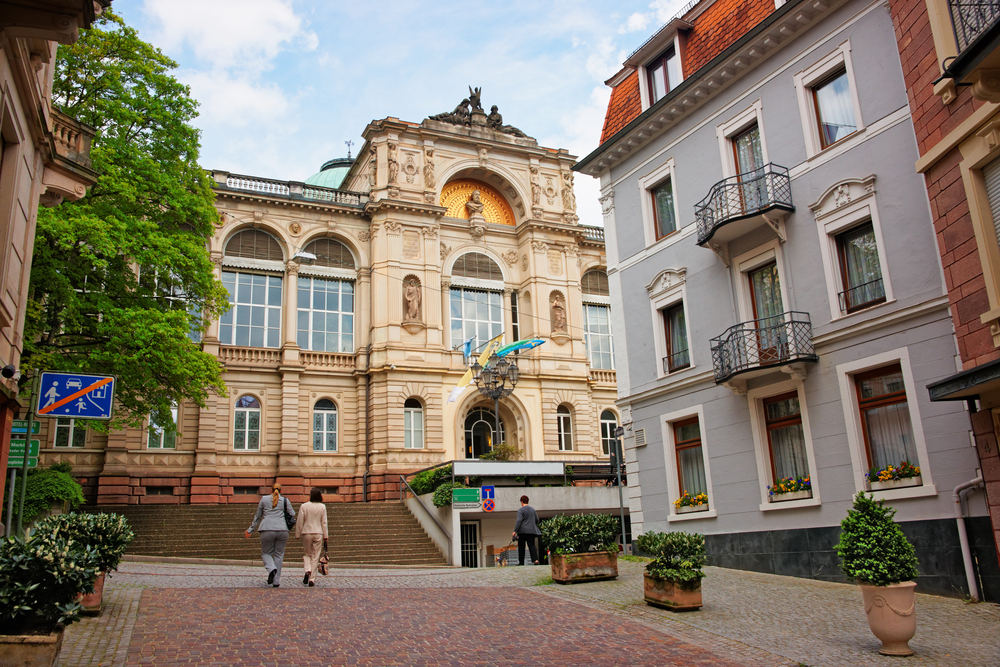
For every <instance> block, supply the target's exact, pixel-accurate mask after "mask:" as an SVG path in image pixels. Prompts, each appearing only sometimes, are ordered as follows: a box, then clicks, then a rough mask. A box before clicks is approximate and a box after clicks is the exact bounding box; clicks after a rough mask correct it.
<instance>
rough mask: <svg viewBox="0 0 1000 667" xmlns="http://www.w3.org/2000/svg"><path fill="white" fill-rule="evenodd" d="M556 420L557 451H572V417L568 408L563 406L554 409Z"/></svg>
mask: <svg viewBox="0 0 1000 667" xmlns="http://www.w3.org/2000/svg"><path fill="white" fill-rule="evenodd" d="M556 420H557V422H558V429H559V451H560V452H570V451H573V416H572V414H570V411H569V408H568V407H566V406H565V405H560V406H559V407H558V408H556Z"/></svg>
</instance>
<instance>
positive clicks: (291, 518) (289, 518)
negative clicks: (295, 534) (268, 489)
mask: <svg viewBox="0 0 1000 667" xmlns="http://www.w3.org/2000/svg"><path fill="white" fill-rule="evenodd" d="M289 509H290V508H289V507H288V498H285V506H284V510H285V525H286V526H288V530H291V529H292V528H295V515H294V514H292V513H291V512H290V511H289Z"/></svg>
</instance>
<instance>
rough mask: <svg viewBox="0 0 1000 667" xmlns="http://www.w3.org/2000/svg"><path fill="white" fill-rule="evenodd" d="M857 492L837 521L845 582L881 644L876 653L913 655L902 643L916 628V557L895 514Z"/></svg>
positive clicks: (838, 547)
mask: <svg viewBox="0 0 1000 667" xmlns="http://www.w3.org/2000/svg"><path fill="white" fill-rule="evenodd" d="M884 504H885V501H884V500H879V501H876V500H875V499H874V497H873V496H872V495H871V494H867V495H866V494H865V492H864V491H859V492H858V494H857V495H856V496H855V497H854V507H852V508H851V509H850V510H848V512H847V517H846V518H845V519H844V520H843V521H842V522H841V523H840V526H841V532H840V541H839V542H837V554H838V555H839V556H840V558H841V560H842V561H843V562H842V564H841V568H842V569H843V571H844V574H845V575H847V578H848V579H853V580H854V581H857V582H858V584H859V585H860V586H861V593H862V595H863V596H864V602H865V613H866V614H867V615H868V627H869V628H871V631H872V633H873V634H874V635H875V636H876V637H878V638H879V639H880V640H882V648H880V649H879V653H882V654H884V655H913V649H911V648H910V647H909V645H908V644H907V642H909V641H910V639H912V638H913V634H914V633H915V632H916V630H917V616H916V597H915V595H914V588H916V585H917V584H916V582H915V581H910V580H911V579H913V578H914V577H916V576H917V557H916V556H915V555H914V553H913V546H912V545H911V544H910V543H909V542H908V541H907V539H906V536H905V535H903V531H902V530H900V528H899V526H898V525H896V522H895V521H893V517H894V516H895V514H896V510H894V509H892V508H891V507H885V506H884Z"/></svg>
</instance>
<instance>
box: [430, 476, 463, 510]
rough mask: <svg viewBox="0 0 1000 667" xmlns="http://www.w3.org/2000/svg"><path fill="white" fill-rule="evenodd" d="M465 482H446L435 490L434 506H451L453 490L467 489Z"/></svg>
mask: <svg viewBox="0 0 1000 667" xmlns="http://www.w3.org/2000/svg"><path fill="white" fill-rule="evenodd" d="M467 488H469V487H467V486H466V485H465V484H460V483H459V482H445V483H444V484H441V485H440V486H439V487H437V488H436V489H435V490H434V507H451V490H452V489H467Z"/></svg>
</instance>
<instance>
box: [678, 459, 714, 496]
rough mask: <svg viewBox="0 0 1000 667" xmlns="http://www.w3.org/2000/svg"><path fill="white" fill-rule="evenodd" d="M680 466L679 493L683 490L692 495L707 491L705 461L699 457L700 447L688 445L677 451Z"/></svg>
mask: <svg viewBox="0 0 1000 667" xmlns="http://www.w3.org/2000/svg"><path fill="white" fill-rule="evenodd" d="M677 458H678V459H680V466H681V470H680V473H681V479H680V482H681V487H683V488H681V493H684V492H685V491H686V492H688V493H690V494H691V495H692V496H693V495H695V494H698V493H708V484H706V483H705V462H704V460H702V458H701V447H688V448H686V449H681V450H680V451H678V452H677Z"/></svg>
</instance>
